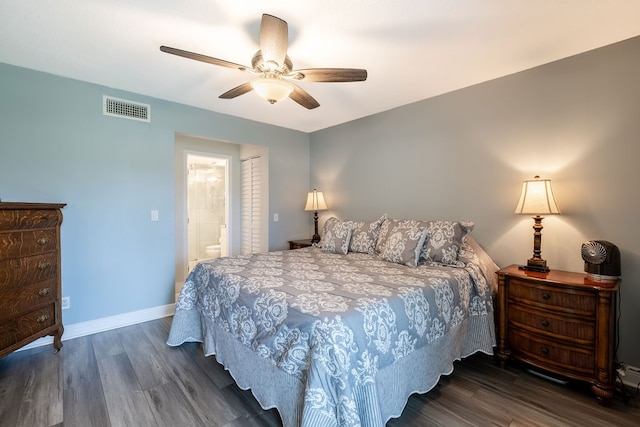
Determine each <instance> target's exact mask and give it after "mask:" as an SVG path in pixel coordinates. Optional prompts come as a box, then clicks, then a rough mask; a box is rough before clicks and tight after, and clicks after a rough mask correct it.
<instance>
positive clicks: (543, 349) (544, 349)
mask: <svg viewBox="0 0 640 427" xmlns="http://www.w3.org/2000/svg"><path fill="white" fill-rule="evenodd" d="M541 351H542V354H545V355H546V354H549V349H548V348H547V347H542V349H541Z"/></svg>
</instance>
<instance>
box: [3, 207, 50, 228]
mask: <svg viewBox="0 0 640 427" xmlns="http://www.w3.org/2000/svg"><path fill="white" fill-rule="evenodd" d="M59 222H60V215H59V213H58V211H56V210H51V209H15V210H13V209H11V210H5V209H0V230H24V229H29V228H50V227H55V226H57V225H58V223H59Z"/></svg>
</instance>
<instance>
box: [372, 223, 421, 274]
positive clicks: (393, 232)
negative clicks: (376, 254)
mask: <svg viewBox="0 0 640 427" xmlns="http://www.w3.org/2000/svg"><path fill="white" fill-rule="evenodd" d="M385 224H386V227H385V233H384V235H383V234H382V233H381V234H380V236H379V239H380V240H381V242H380V258H382V259H383V260H385V261H389V262H395V263H397V264H403V265H407V266H409V267H415V266H417V265H418V259H419V258H420V251H421V250H422V248H423V246H424V241H425V239H426V236H427V234H426V232H427V230H426V228H425V227H424V226H421V225H420V222H419V221H413V220H403V221H399V220H387V221H385Z"/></svg>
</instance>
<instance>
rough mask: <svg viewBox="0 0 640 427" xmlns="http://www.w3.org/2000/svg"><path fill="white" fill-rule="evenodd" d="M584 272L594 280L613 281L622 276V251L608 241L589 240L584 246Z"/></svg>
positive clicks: (582, 251) (582, 250)
mask: <svg viewBox="0 0 640 427" xmlns="http://www.w3.org/2000/svg"><path fill="white" fill-rule="evenodd" d="M581 253H582V259H583V260H584V271H585V272H586V273H587V274H588V275H589V277H590V278H591V279H593V280H612V279H617V278H618V277H620V275H621V269H620V250H619V249H618V247H617V246H616V245H614V244H613V243H611V242H608V241H606V240H589V241H587V242H584V243H583V244H582V249H581Z"/></svg>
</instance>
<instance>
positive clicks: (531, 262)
mask: <svg viewBox="0 0 640 427" xmlns="http://www.w3.org/2000/svg"><path fill="white" fill-rule="evenodd" d="M520 268H521V269H522V270H529V271H539V272H541V273H546V272H547V271H549V267H547V261H546V260H544V259H542V258H531V259H528V260H527V265H523V266H521V267H520Z"/></svg>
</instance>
